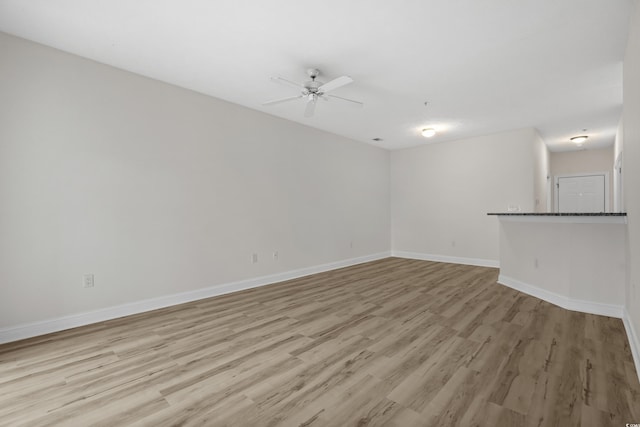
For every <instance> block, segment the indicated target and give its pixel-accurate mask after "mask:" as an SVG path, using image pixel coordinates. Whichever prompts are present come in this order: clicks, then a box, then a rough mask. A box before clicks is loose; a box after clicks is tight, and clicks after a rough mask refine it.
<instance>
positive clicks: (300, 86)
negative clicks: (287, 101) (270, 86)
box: [271, 76, 304, 89]
mask: <svg viewBox="0 0 640 427" xmlns="http://www.w3.org/2000/svg"><path fill="white" fill-rule="evenodd" d="M271 81H274V82H276V83H282V84H284V85H287V86H291V87H294V88H296V89H304V85H303V84H301V83H296V82H294V81H291V80H288V79H285V78H284V77H280V76H278V77H271Z"/></svg>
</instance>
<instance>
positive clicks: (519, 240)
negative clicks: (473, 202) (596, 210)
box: [500, 216, 627, 317]
mask: <svg viewBox="0 0 640 427" xmlns="http://www.w3.org/2000/svg"><path fill="white" fill-rule="evenodd" d="M599 220H610V221H611V222H603V221H599ZM589 221H591V222H589ZM614 221H615V222H616V223H612V222H614ZM618 221H619V222H618ZM622 221H623V220H622V219H620V218H617V217H614V218H601V217H600V218H582V217H578V218H566V217H560V218H558V217H543V218H539V217H533V218H531V217H529V218H523V217H509V216H506V217H502V218H501V219H500V281H501V283H504V284H506V285H509V286H513V287H515V288H516V289H520V290H523V291H524V292H528V293H531V294H533V295H535V296H537V297H540V298H543V299H546V300H547V301H551V302H553V303H555V304H558V305H561V306H564V307H565V308H570V309H574V310H580V311H586V312H591V313H595V314H603V315H609V316H616V317H621V315H622V307H623V305H624V298H625V291H624V289H625V279H626V270H625V269H626V266H625V260H626V256H625V239H626V231H627V227H626V225H625V224H624V223H622Z"/></svg>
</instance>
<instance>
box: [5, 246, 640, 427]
mask: <svg viewBox="0 0 640 427" xmlns="http://www.w3.org/2000/svg"><path fill="white" fill-rule="evenodd" d="M496 279H497V270H496V269H491V268H482V267H470V266H461V265H454V264H442V263H433V262H427V261H413V260H404V259H396V258H389V259H386V260H381V261H376V262H372V263H367V264H362V265H359V266H355V267H349V268H345V269H341V270H336V271H333V272H328V273H322V274H318V275H314V276H310V277H306V278H302V279H297V280H291V281H288V282H284V283H280V284H276V285H271V286H266V287H262V288H258V289H253V290H249V291H244V292H239V293H236V294H231V295H225V296H221V297H216V298H211V299H207V300H202V301H198V302H194V303H189V304H184V305H181V306H177V307H172V308H169V309H163V310H158V311H154V312H151V313H145V314H141V315H136V316H131V317H127V318H122V319H117V320H113V321H109V322H104V323H100V324H96V325H91V326H87V327H82V328H77V329H74V330H69V331H66V332H61V333H56V334H51V335H47V336H43V337H39V338H34V339H30V340H25V341H21V342H16V343H11V344H6V345H3V346H0V425H10V426H19V425H29V426H51V425H64V426H74V425H78V426H93V425H104V426H119V425H145V426H165V425H166V426H169V425H206V426H224V425H229V426H274V425H288V426H289V425H290V426H316V425H318V426H324V425H331V426H350V425H351V426H367V425H375V426H403V427H406V426H449V425H460V426H477V425H482V426H492V427H493V426H509V427H512V426H552V425H553V426H563V427H566V426H579V425H583V426H599V427H602V426H616V427H621V426H624V425H625V423H632V422H636V423H640V385H639V384H638V379H637V376H636V372H635V368H634V366H633V362H632V358H631V354H630V351H629V346H628V342H627V339H626V336H625V333H624V328H623V325H622V323H621V321H620V320H618V319H613V318H608V317H601V316H593V315H586V314H581V313H576V312H571V311H567V310H563V309H561V308H558V307H556V306H553V305H551V304H548V303H546V302H543V301H540V300H538V299H536V298H533V297H530V296H527V295H524V294H521V293H519V292H516V291H514V290H511V289H509V288H506V287H503V286H501V285H498V284H496Z"/></svg>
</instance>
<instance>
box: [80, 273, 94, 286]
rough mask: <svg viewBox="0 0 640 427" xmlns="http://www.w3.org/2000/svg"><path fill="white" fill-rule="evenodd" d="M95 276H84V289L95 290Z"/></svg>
mask: <svg viewBox="0 0 640 427" xmlns="http://www.w3.org/2000/svg"><path fill="white" fill-rule="evenodd" d="M94 284H95V283H94V279H93V274H85V275H84V276H82V287H83V288H93V285H94Z"/></svg>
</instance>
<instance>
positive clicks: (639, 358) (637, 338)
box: [622, 307, 640, 380]
mask: <svg viewBox="0 0 640 427" xmlns="http://www.w3.org/2000/svg"><path fill="white" fill-rule="evenodd" d="M622 323H624V329H625V330H626V331H627V339H628V340H629V347H631V355H632V356H633V363H634V364H635V365H636V374H637V375H638V380H640V335H638V334H637V332H636V330H635V328H634V327H633V322H632V321H631V319H630V318H629V312H628V311H627V308H626V307H624V308H623V316H622Z"/></svg>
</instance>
